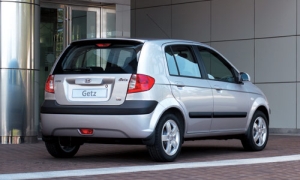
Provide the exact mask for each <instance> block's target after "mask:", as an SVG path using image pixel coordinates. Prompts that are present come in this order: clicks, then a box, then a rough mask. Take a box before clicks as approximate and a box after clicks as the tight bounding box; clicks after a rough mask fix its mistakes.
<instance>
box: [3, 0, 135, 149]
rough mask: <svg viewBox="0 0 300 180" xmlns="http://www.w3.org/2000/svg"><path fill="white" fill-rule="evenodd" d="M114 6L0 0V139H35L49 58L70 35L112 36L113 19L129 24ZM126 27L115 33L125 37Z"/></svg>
mask: <svg viewBox="0 0 300 180" xmlns="http://www.w3.org/2000/svg"><path fill="white" fill-rule="evenodd" d="M124 2H125V1H124ZM74 3H76V4H74ZM118 6H120V5H118V4H114V1H113V0H112V1H111V2H110V4H109V6H107V5H105V6H104V3H101V0H100V1H93V2H91V1H84V0H83V1H76V2H73V1H67V0H66V1H64V0H62V1H61V0H60V1H58V0H52V1H51V3H50V2H49V1H47V2H44V1H41V2H40V1H39V0H15V1H13V2H10V1H0V9H1V10H0V13H1V16H0V17H1V19H0V27H1V32H0V41H1V42H0V43H1V46H0V57H1V59H0V117H1V118H0V144H19V143H30V142H36V141H37V137H38V134H39V128H38V127H39V109H40V106H41V104H42V103H43V99H44V86H45V81H46V79H47V76H48V75H49V73H50V71H51V68H52V66H53V63H54V62H55V60H56V58H57V57H58V56H59V55H60V54H61V52H62V51H63V49H64V48H66V47H67V46H68V44H70V43H71V42H72V41H75V40H80V39H87V38H88V39H90V38H105V37H117V36H116V34H117V33H116V32H117V31H123V29H117V27H118V26H117V25H116V23H119V24H122V23H127V24H130V21H128V22H122V21H120V20H119V21H118V19H123V18H122V16H123V15H122V14H119V15H118V13H117V12H116V7H118ZM122 6H124V4H123V5H122ZM127 6H128V9H129V7H130V5H129V4H128V5H127ZM128 19H130V17H128ZM120 27H122V26H120ZM124 30H125V29H124ZM125 31H126V33H124V34H127V36H118V37H129V35H128V33H129V32H130V29H126V30H125Z"/></svg>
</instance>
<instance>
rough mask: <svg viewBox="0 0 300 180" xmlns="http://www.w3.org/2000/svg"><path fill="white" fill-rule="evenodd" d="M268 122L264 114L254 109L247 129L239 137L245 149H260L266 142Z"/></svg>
mask: <svg viewBox="0 0 300 180" xmlns="http://www.w3.org/2000/svg"><path fill="white" fill-rule="evenodd" d="M268 137H269V123H268V120H267V117H266V115H265V114H264V113H263V112H261V111H256V112H255V113H254V115H253V117H252V120H251V122H250V125H249V127H248V130H247V132H246V134H245V135H244V137H243V138H242V139H241V141H242V144H243V147H244V149H245V150H247V151H261V150H263V149H264V148H265V147H266V145H267V142H268Z"/></svg>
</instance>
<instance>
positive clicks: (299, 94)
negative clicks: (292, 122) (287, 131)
mask: <svg viewBox="0 0 300 180" xmlns="http://www.w3.org/2000/svg"><path fill="white" fill-rule="evenodd" d="M296 128H297V129H300V83H297V126H296Z"/></svg>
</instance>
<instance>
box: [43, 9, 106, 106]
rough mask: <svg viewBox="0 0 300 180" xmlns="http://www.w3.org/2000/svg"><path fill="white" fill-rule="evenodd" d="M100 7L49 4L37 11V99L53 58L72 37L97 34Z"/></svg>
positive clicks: (89, 36) (88, 36) (95, 36)
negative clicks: (38, 83) (38, 33)
mask: <svg viewBox="0 0 300 180" xmlns="http://www.w3.org/2000/svg"><path fill="white" fill-rule="evenodd" d="M100 10H101V8H100V7H99V8H96V7H77V6H66V5H53V4H51V5H49V4H46V5H45V7H43V6H42V7H41V14H40V17H41V18H40V86H39V102H40V105H41V104H42V103H43V100H44V87H45V82H46V79H47V77H48V75H49V72H50V70H51V68H52V66H53V63H54V61H55V60H56V58H57V57H58V56H59V55H60V54H61V52H62V51H63V49H64V48H66V47H67V46H68V45H69V44H70V43H71V42H72V41H76V40H80V39H91V38H100V35H101V34H100Z"/></svg>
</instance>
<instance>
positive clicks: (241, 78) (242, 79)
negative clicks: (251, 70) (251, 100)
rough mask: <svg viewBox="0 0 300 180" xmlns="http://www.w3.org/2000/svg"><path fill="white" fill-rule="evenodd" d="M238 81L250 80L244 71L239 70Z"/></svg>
mask: <svg viewBox="0 0 300 180" xmlns="http://www.w3.org/2000/svg"><path fill="white" fill-rule="evenodd" d="M239 76H240V78H239V79H240V82H242V81H251V79H250V76H249V74H247V73H244V72H240V75H239Z"/></svg>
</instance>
